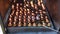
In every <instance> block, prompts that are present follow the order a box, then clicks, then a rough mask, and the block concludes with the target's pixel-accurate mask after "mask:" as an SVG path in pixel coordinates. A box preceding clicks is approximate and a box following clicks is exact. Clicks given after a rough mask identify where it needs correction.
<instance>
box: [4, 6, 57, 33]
mask: <svg viewBox="0 0 60 34" xmlns="http://www.w3.org/2000/svg"><path fill="white" fill-rule="evenodd" d="M46 11H47V15H48V16H49V20H50V23H51V27H7V25H6V24H7V21H8V18H9V15H10V13H11V6H10V7H9V9H8V11H7V13H6V15H5V18H4V21H3V22H4V26H5V27H6V29H7V32H40V31H52V30H55V29H56V27H55V25H54V22H53V21H52V19H51V17H50V15H49V13H48V10H46Z"/></svg>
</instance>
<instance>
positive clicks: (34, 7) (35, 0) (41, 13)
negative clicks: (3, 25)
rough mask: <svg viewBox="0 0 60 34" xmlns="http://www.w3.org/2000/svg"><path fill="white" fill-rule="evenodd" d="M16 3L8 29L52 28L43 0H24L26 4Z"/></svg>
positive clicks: (13, 6) (14, 2) (10, 16)
mask: <svg viewBox="0 0 60 34" xmlns="http://www.w3.org/2000/svg"><path fill="white" fill-rule="evenodd" d="M16 1H18V0H14V1H13V4H12V8H11V9H12V10H11V14H10V15H9V19H8V27H15V26H18V27H22V26H48V27H50V26H51V24H50V20H49V17H48V15H47V11H46V8H45V6H44V4H43V1H42V0H24V1H23V2H24V4H23V3H19V2H16Z"/></svg>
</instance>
